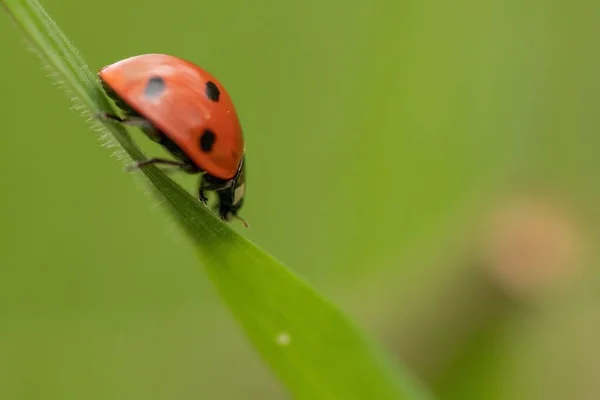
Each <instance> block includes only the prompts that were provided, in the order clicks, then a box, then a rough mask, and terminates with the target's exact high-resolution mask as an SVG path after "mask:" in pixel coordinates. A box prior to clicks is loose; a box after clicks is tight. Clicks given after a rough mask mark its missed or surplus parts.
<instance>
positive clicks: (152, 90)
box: [144, 76, 165, 98]
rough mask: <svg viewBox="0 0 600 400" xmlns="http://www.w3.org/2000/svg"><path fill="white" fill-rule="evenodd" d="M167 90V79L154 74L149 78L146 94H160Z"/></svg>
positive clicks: (152, 95)
mask: <svg viewBox="0 0 600 400" xmlns="http://www.w3.org/2000/svg"><path fill="white" fill-rule="evenodd" d="M164 90H165V81H164V80H163V78H161V77H160V76H154V77H152V78H150V79H148V83H147V84H146V89H144V95H145V96H146V97H149V98H153V97H156V96H160V95H161V94H162V92H163V91H164Z"/></svg>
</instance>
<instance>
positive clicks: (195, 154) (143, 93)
mask: <svg viewBox="0 0 600 400" xmlns="http://www.w3.org/2000/svg"><path fill="white" fill-rule="evenodd" d="M98 78H99V79H100V81H101V83H102V86H103V88H104V90H105V92H106V94H107V95H108V96H109V97H110V98H111V99H112V100H113V101H114V102H115V104H116V105H117V107H118V108H119V109H121V110H122V111H123V113H124V114H125V117H124V118H121V117H119V116H118V115H113V114H102V115H101V117H103V118H106V119H110V120H113V121H116V122H119V123H122V124H125V125H130V126H136V127H139V128H140V129H141V130H142V131H143V132H144V133H145V134H146V135H147V136H148V137H149V138H150V139H151V140H153V141H154V142H157V143H159V144H160V145H162V146H163V147H164V148H165V149H167V150H168V151H169V152H170V153H171V154H172V155H173V157H175V160H169V159H163V158H151V159H149V160H147V161H143V162H140V163H137V164H135V165H134V166H133V167H134V168H141V167H144V166H147V165H151V164H153V165H170V166H176V167H178V168H180V169H181V170H183V171H185V172H187V173H190V174H202V175H201V178H200V184H199V189H198V197H199V199H200V201H202V202H203V203H204V204H207V202H208V199H207V197H206V192H208V191H214V192H215V193H216V194H217V198H218V201H217V205H216V209H217V210H218V212H219V215H220V217H221V218H222V219H223V220H224V221H230V220H231V219H232V218H238V219H240V220H241V221H242V222H244V224H245V225H246V223H245V221H244V220H243V219H242V218H240V217H239V216H238V215H237V213H238V211H239V210H240V208H241V207H242V204H243V202H244V194H245V193H244V191H245V182H246V180H245V166H244V160H245V154H244V139H243V134H242V128H241V125H240V122H239V119H238V116H237V113H236V111H235V108H234V106H233V102H232V100H231V98H230V97H229V94H227V92H226V91H225V88H224V87H223V86H222V85H221V84H220V83H219V81H217V80H216V79H215V77H214V76H213V75H211V74H210V73H209V72H207V71H205V70H204V69H202V68H200V67H199V66H197V65H194V64H192V63H191V62H188V61H186V60H182V59H180V58H177V57H174V56H170V55H165V54H143V55H139V56H134V57H130V58H127V59H124V60H121V61H118V62H116V63H114V64H111V65H108V66H106V67H104V68H102V69H101V70H100V71H99V72H98ZM246 226H247V225H246Z"/></svg>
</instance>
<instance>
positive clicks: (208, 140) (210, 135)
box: [200, 129, 217, 153]
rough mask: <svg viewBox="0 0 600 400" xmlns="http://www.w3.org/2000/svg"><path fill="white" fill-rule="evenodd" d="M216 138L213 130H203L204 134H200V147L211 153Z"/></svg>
mask: <svg viewBox="0 0 600 400" xmlns="http://www.w3.org/2000/svg"><path fill="white" fill-rule="evenodd" d="M216 138H217V137H216V136H215V133H214V132H213V131H211V130H210V129H205V130H204V132H202V136H200V149H202V151H203V152H205V153H209V152H210V151H211V150H212V148H213V145H214V144H215V139H216Z"/></svg>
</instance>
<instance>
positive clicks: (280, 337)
mask: <svg viewBox="0 0 600 400" xmlns="http://www.w3.org/2000/svg"><path fill="white" fill-rule="evenodd" d="M291 341H292V338H291V336H290V334H289V333H287V332H285V331H282V332H279V333H278V334H277V336H276V337H275V343H277V345H278V346H280V347H285V346H289V344H290V342H291Z"/></svg>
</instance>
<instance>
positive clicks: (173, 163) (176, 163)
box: [127, 158, 189, 171]
mask: <svg viewBox="0 0 600 400" xmlns="http://www.w3.org/2000/svg"><path fill="white" fill-rule="evenodd" d="M147 165H169V166H175V167H179V168H182V169H183V168H188V167H189V164H188V163H184V162H181V161H174V160H167V159H165V158H151V159H149V160H146V161H142V162H138V163H135V164H133V165H130V166H129V167H127V170H128V171H135V170H136V169H138V168H143V167H145V166H147Z"/></svg>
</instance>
